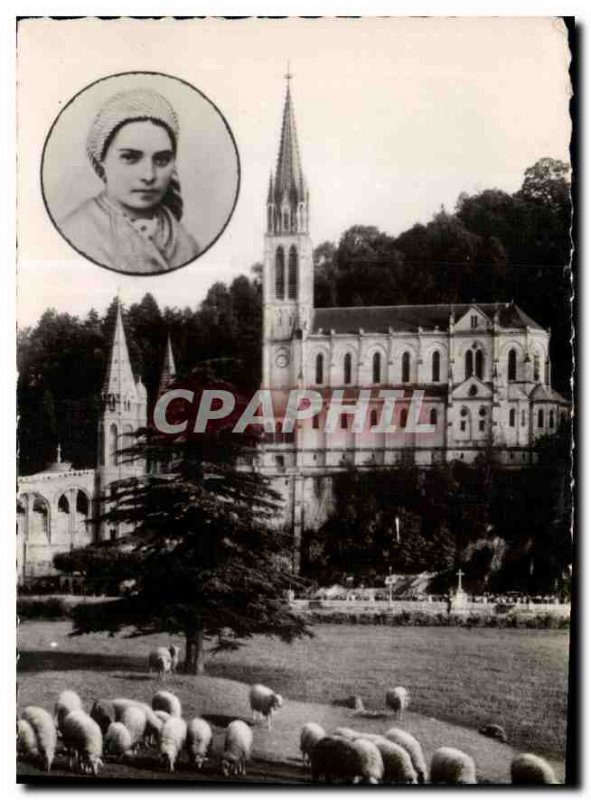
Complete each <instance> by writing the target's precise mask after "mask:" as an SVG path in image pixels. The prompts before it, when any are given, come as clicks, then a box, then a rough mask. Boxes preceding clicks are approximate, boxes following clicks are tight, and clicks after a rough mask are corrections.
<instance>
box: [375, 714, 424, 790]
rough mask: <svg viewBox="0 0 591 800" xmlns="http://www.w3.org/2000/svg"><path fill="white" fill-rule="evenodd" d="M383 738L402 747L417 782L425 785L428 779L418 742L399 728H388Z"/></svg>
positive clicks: (421, 749)
mask: <svg viewBox="0 0 591 800" xmlns="http://www.w3.org/2000/svg"><path fill="white" fill-rule="evenodd" d="M385 736H386V739H389V740H390V741H391V742H394V743H395V744H398V745H400V747H404V749H405V750H406V752H407V753H408V754H409V756H410V760H411V761H412V765H413V767H414V768H415V770H416V773H417V779H418V782H419V783H421V784H422V783H426V782H427V777H428V776H427V763H426V761H425V756H424V755H423V748H422V747H421V745H420V742H419V741H418V740H417V739H415V737H414V736H413V735H412V734H411V733H409V732H408V731H403V730H401V729H400V728H390V730H389V731H387V732H386V734H385Z"/></svg>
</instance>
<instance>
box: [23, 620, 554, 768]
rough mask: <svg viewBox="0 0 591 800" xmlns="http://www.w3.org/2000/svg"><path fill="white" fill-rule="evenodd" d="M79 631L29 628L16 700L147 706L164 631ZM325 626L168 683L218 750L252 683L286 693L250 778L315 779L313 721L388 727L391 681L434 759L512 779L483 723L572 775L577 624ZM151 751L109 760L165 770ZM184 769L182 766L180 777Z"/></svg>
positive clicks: (250, 648) (263, 734) (57, 625)
mask: <svg viewBox="0 0 591 800" xmlns="http://www.w3.org/2000/svg"><path fill="white" fill-rule="evenodd" d="M69 629H70V627H69V624H68V623H65V622H27V623H24V624H23V625H22V626H21V628H20V636H19V642H20V660H19V706H20V707H23V706H24V705H27V704H30V703H35V704H38V705H43V706H45V707H46V708H52V706H53V703H54V702H55V698H56V696H57V694H58V693H59V692H60V691H61V690H62V689H63V688H66V687H68V688H73V689H75V690H77V691H78V692H79V693H80V694H81V696H82V698H83V700H84V701H85V703H90V702H91V701H92V699H93V698H95V697H99V696H102V697H115V696H130V697H137V698H138V699H145V700H148V701H149V699H150V697H151V694H152V693H153V691H154V690H155V688H157V687H158V683H157V681H156V680H154V678H149V677H148V675H147V673H146V657H147V653H148V651H149V650H150V648H151V647H153V646H154V645H155V644H166V643H168V641H169V640H168V637H166V636H159V637H147V638H142V639H131V640H130V639H124V638H109V637H107V636H104V635H100V634H93V635H90V636H85V637H76V638H71V637H68V632H69ZM315 633H316V636H315V638H314V639H312V640H305V641H300V642H296V643H295V644H293V645H291V646H289V645H284V644H281V643H278V642H274V641H272V640H268V639H257V640H255V641H253V642H251V643H250V644H248V645H247V646H245V647H244V648H243V649H241V650H240V651H238V652H237V653H233V654H225V655H223V656H216V657H215V658H211V659H210V660H209V662H208V665H207V672H208V676H207V677H203V678H198V679H196V678H194V677H191V676H185V675H176V676H172V677H170V678H169V679H168V680H167V681H166V687H167V688H170V689H171V690H172V691H174V692H175V693H177V694H178V695H179V697H180V699H181V701H182V702H183V706H184V709H185V710H184V716H186V717H190V716H194V715H196V714H200V715H204V716H207V717H209V719H210V720H211V721H212V723H213V724H214V725H215V726H216V731H217V737H216V747H218V748H219V746H220V743H221V742H220V740H221V736H222V730H223V727H224V726H225V725H226V724H227V722H228V721H229V719H230V718H234V717H237V716H243V717H246V716H247V715H248V703H247V685H248V684H251V683H254V682H262V683H266V684H268V685H270V686H272V687H273V688H274V689H275V690H276V691H279V692H281V693H282V694H284V696H285V697H286V698H287V701H288V702H287V703H286V707H285V709H284V710H283V711H282V712H281V714H279V715H278V717H277V720H276V723H275V724H274V727H273V730H272V731H271V732H267V731H266V730H263V729H257V731H256V736H255V759H256V760H255V765H254V767H253V769H254V773H253V775H254V776H256V775H257V774H260V775H261V776H266V779H276V780H281V781H285V782H287V781H291V782H293V781H294V780H305V774H304V773H302V770H301V767H300V765H299V763H298V740H297V737H298V732H299V728H300V727H301V724H303V722H305V721H307V720H309V719H315V720H317V721H318V722H320V723H321V724H324V725H325V727H327V728H328V727H334V726H336V725H343V724H347V725H351V726H354V727H356V728H359V729H364V730H375V731H378V730H385V729H387V727H389V726H390V725H391V724H393V721H392V720H391V719H390V718H386V717H383V716H381V715H380V714H379V711H380V710H382V707H383V697H384V693H385V689H386V688H387V687H389V686H393V685H396V684H401V685H404V686H407V687H408V688H409V689H410V691H411V697H412V701H411V710H412V713H409V714H408V716H407V719H406V720H405V723H404V724H405V727H407V729H408V730H410V731H412V732H413V733H415V735H417V736H418V738H420V740H421V741H422V743H423V746H424V748H425V750H426V753H427V755H429V754H430V753H431V752H432V750H433V749H435V748H436V747H439V746H441V745H442V744H455V745H456V746H458V747H461V748H462V749H465V750H466V751H467V752H471V754H472V755H473V756H474V757H475V759H476V763H477V766H478V771H479V776H480V778H481V779H482V780H483V781H487V782H502V781H503V780H507V774H508V764H509V762H510V758H511V754H512V750H511V748H509V747H507V746H504V745H500V744H498V743H496V742H493V741H491V740H489V739H486V738H484V737H482V736H480V735H479V734H478V733H477V732H476V731H475V730H474V729H476V730H477V729H478V727H479V726H480V725H481V724H483V723H485V722H497V723H499V724H501V725H503V726H504V728H505V730H506V731H507V734H508V737H509V744H510V745H511V746H512V748H515V749H517V750H520V751H523V750H533V751H534V752H537V753H540V754H542V755H545V756H547V757H548V758H550V759H551V760H552V761H553V762H555V766H556V768H557V771H558V772H559V774H560V775H563V768H562V766H561V763H560V762H562V761H563V758H564V743H565V725H566V697H567V665H568V632H567V631H543V630H533V631H529V630H498V629H477V628H474V629H472V630H464V629H461V628H432V627H431V628H421V627H414V628H386V627H380V626H343V625H322V626H317V627H316V628H315ZM52 642H54V643H55V644H56V645H57V646H55V647H52V646H51V643H52ZM352 694H357V695H360V696H361V697H362V698H363V700H364V702H365V705H366V708H367V709H368V714H367V715H366V717H362V718H355V719H353V718H352V712H350V711H348V710H347V709H345V708H343V707H342V706H341V705H339V701H342V700H343V699H344V698H346V697H347V696H349V695H352ZM138 758H139V757H138ZM142 758H143V759H144V761H141V759H140V761H139V762H137V763H136V764H134V766H133V768H132V767H129V766H116V767H114V766H112V765H109V766H108V768H106V769H108V770H109V772H108V774H110V775H112V776H116V777H121V778H125V777H149V778H153V777H156V773H155V772H154V771H153V768H154V766H155V765H154V764H153V763H152V762H151V761H150V758H152V756H151V755H150V754H148V755H144V756H142ZM146 759H147V761H146ZM266 764H267V765H268V764H273V765H274V766H273V767H269V768H267V766H265V765H266ZM278 765H279V766H278ZM26 770H28V771H29V774H30V771H31V770H32V771H33V772H34V768H26ZM151 770H152V771H151ZM21 772H22V771H21ZM58 773H59V764H58ZM63 774H67V772H66V773H63ZM106 774H107V773H106V772H105V775H106ZM158 775H159V776H161V777H162V775H161V773H158ZM182 776H183V773H182V771H180V772H179V774H178V775H177V778H182ZM204 777H207V773H206V775H205V776H204ZM191 779H193V777H192V778H191ZM261 779H265V778H264V777H263V778H261Z"/></svg>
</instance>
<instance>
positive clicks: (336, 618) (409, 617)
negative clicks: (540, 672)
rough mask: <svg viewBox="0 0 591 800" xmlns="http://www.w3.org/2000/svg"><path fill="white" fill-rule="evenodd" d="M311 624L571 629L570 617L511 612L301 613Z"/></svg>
mask: <svg viewBox="0 0 591 800" xmlns="http://www.w3.org/2000/svg"><path fill="white" fill-rule="evenodd" d="M300 613H301V614H302V615H303V616H305V617H306V619H308V620H309V621H310V622H312V623H316V624H319V625H322V624H325V625H390V626H392V627H400V626H406V627H412V626H417V627H419V626H421V627H422V626H424V627H427V626H432V627H455V628H467V629H470V628H526V629H527V628H529V629H540V630H542V629H549V630H563V629H567V628H569V627H570V620H569V618H568V617H560V616H558V615H556V614H549V613H545V614H520V613H519V612H515V611H513V612H511V613H508V614H503V615H501V616H497V615H496V614H487V613H482V614H478V613H471V614H469V615H463V614H444V613H442V612H437V613H434V614H430V613H428V612H426V611H400V612H398V613H392V612H390V611H388V612H381V613H380V612H376V613H368V612H367V611H363V612H357V613H355V612H353V611H349V612H348V613H345V612H342V611H326V612H320V611H302V612H300Z"/></svg>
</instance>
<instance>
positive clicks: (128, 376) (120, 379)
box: [103, 300, 135, 398]
mask: <svg viewBox="0 0 591 800" xmlns="http://www.w3.org/2000/svg"><path fill="white" fill-rule="evenodd" d="M109 395H111V396H112V395H114V396H115V397H117V396H119V398H122V397H123V396H124V395H128V396H135V381H134V379H133V372H132V370H131V362H130V360H129V351H128V349H127V341H126V339H125V331H124V329H123V316H122V314H121V303H120V302H119V300H118V301H117V315H116V318H115V332H114V334H113V344H112V347H111V356H110V361H109V367H108V369H107V374H106V375H105V383H104V385H103V397H105V398H106V397H108V396H109Z"/></svg>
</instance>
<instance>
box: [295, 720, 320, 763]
mask: <svg viewBox="0 0 591 800" xmlns="http://www.w3.org/2000/svg"><path fill="white" fill-rule="evenodd" d="M324 736H326V731H325V730H324V728H323V727H322V725H318V723H316V722H306V724H305V725H304V727H303V728H302V730H301V732H300V750H301V752H302V761H303V762H304V764H306V763H310V754H311V752H312V750H313V749H314V747H315V745H316V744H317V742H319V741H320V740H321V739H322V738H323V737H324Z"/></svg>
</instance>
